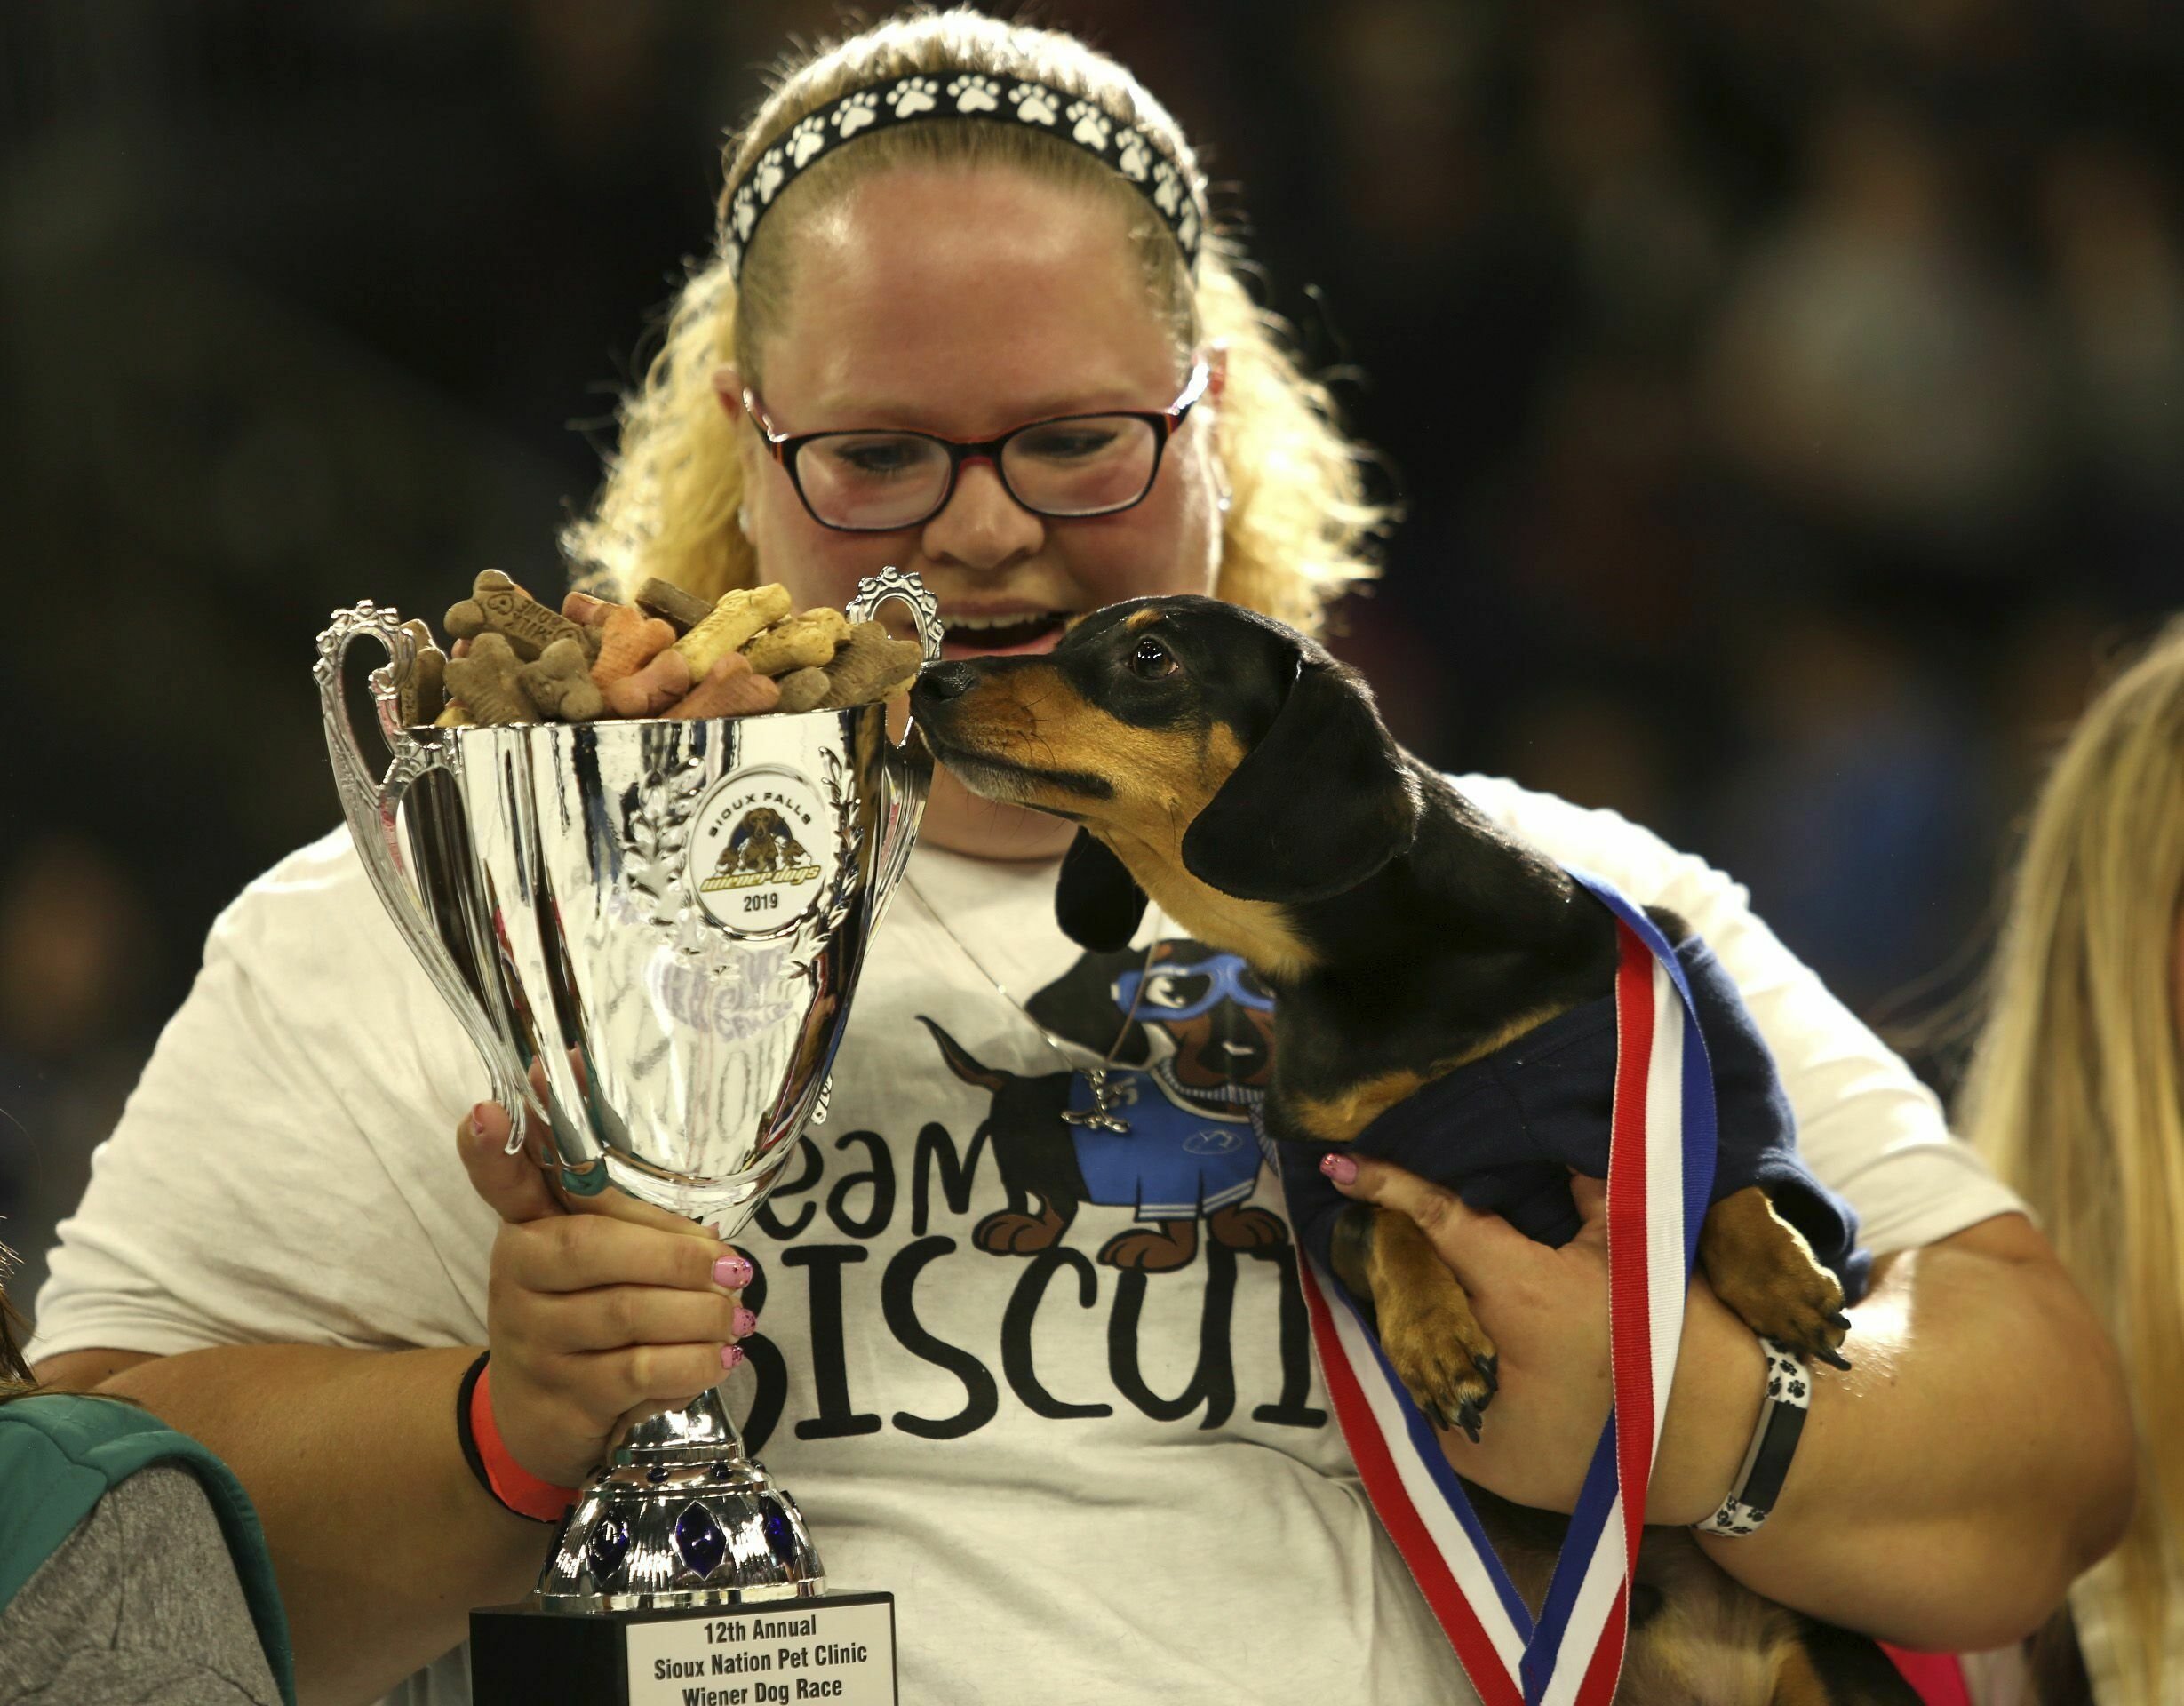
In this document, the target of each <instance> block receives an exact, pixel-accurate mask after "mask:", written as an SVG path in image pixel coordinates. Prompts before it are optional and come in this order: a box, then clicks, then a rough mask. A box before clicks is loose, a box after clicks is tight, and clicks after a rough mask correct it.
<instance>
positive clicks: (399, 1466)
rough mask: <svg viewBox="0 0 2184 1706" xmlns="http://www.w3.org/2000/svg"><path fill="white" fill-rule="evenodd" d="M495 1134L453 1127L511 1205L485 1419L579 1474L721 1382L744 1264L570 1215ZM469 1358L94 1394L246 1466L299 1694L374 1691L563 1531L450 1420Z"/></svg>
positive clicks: (332, 1357)
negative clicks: (474, 1459)
mask: <svg viewBox="0 0 2184 1706" xmlns="http://www.w3.org/2000/svg"><path fill="white" fill-rule="evenodd" d="M507 1136H508V1123H507V1117H506V1114H504V1113H502V1112H501V1111H500V1110H498V1109H497V1108H485V1109H482V1110H481V1111H480V1112H479V1115H478V1116H476V1117H475V1118H474V1119H473V1120H469V1121H466V1122H465V1125H464V1128H463V1129H462V1130H461V1131H460V1132H458V1148H459V1151H460V1153H461V1155H462V1158H463V1164H464V1166H465V1168H466V1171H467V1173H468V1175H469V1178H470V1182H471V1184H472V1186H473V1188H474V1190H475V1191H476V1192H477V1193H478V1195H479V1196H480V1197H482V1199H483V1200H485V1201H486V1202H487V1203H488V1204H489V1205H490V1207H491V1208H493V1209H494V1210H495V1211H496V1212H497V1213H498V1215H499V1216H501V1218H502V1224H501V1229H500V1232H499V1235H498V1238H497V1239H496V1240H495V1241H494V1245H493V1254H492V1260H491V1282H490V1302H489V1304H488V1308H487V1325H488V1327H489V1329H490V1335H491V1338H492V1343H493V1351H494V1354H493V1381H492V1385H491V1389H490V1390H491V1394H492V1405H493V1416H494V1421H495V1423H496V1425H497V1426H498V1429H499V1431H500V1433H501V1436H502V1439H503V1442H504V1443H505V1444H506V1447H507V1448H508V1451H509V1453H510V1455H512V1456H513V1457H514V1459H515V1460H516V1462H517V1463H520V1464H521V1465H522V1467H523V1468H525V1469H527V1470H529V1471H530V1472H531V1473H532V1474H534V1475H537V1476H538V1477H539V1478H540V1479H544V1480H546V1481H549V1482H551V1483H552V1484H554V1485H555V1486H561V1487H569V1486H575V1485H577V1484H578V1483H579V1482H580V1481H581V1480H582V1479H583V1478H584V1476H585V1474H586V1471H588V1470H589V1469H590V1468H591V1467H592V1466H593V1465H594V1464H595V1463H598V1462H599V1461H600V1459H601V1458H602V1456H603V1455H605V1453H606V1449H607V1447H608V1444H609V1442H610V1439H611V1438H612V1437H613V1436H614V1435H615V1434H617V1433H618V1431H620V1429H621V1428H622V1426H623V1424H624V1423H626V1421H627V1420H629V1419H632V1418H633V1417H634V1416H635V1415H638V1414H641V1413H649V1412H650V1411H652V1410H657V1409H658V1408H659V1407H661V1406H662V1405H664V1404H666V1403H682V1402H685V1401H687V1400H688V1399H689V1397H690V1396H691V1395H692V1394H693V1393H695V1392H698V1391H704V1390H705V1389H706V1388H707V1387H709V1386H711V1385H712V1384H713V1383H714V1382H716V1381H718V1380H719V1379H720V1378H721V1369H722V1367H723V1366H724V1363H723V1350H724V1347H725V1346H726V1345H727V1344H728V1343H731V1342H732V1341H733V1340H734V1339H735V1338H736V1337H737V1336H738V1333H737V1327H738V1319H737V1318H738V1317H739V1316H741V1315H743V1313H744V1311H742V1308H741V1304H740V1302H739V1299H738V1293H739V1289H740V1287H741V1285H742V1284H743V1282H744V1280H745V1279H748V1277H749V1275H748V1269H747V1267H746V1268H745V1272H744V1273H743V1275H742V1276H741V1278H738V1279H737V1286H736V1288H733V1289H731V1288H730V1287H729V1286H728V1284H727V1283H726V1279H725V1278H724V1277H723V1273H724V1268H723V1264H724V1262H725V1261H727V1260H729V1256H730V1253H729V1252H728V1249H727V1247H726V1246H725V1245H723V1244H721V1242H720V1240H717V1239H715V1238H713V1236H712V1235H711V1234H710V1233H706V1232H700V1231H698V1230H697V1228H695V1227H692V1226H690V1225H689V1223H687V1222H683V1221H680V1220H677V1219H675V1218H674V1217H673V1216H667V1215H664V1214H659V1213H658V1212H657V1211H650V1210H644V1209H642V1208H632V1209H631V1211H630V1212H631V1213H632V1214H634V1215H637V1216H640V1219H637V1220H623V1219H618V1218H610V1217H609V1216H604V1215H572V1214H564V1213H562V1211H561V1207H560V1205H559V1203H558V1201H557V1200H555V1199H554V1195H553V1193H552V1192H551V1191H550V1190H549V1189H548V1187H547V1185H546V1178H545V1176H544V1175H543V1174H542V1173H541V1172H540V1170H539V1169H538V1168H537V1167H536V1166H535V1165H533V1164H532V1162H531V1160H530V1158H529V1157H528V1156H527V1155H524V1154H515V1155H511V1154H509V1153H508V1152H507V1149H506V1138H507ZM733 1259H734V1260H737V1261H740V1258H733ZM743 1330H744V1331H748V1330H749V1326H748V1322H747V1320H746V1321H745V1322H744V1323H743ZM124 1354H125V1353H121V1352H115V1351H79V1352H76V1353H75V1355H73V1356H63V1357H56V1358H54V1359H52V1360H51V1361H50V1362H49V1363H45V1364H41V1365H40V1370H39V1372H40V1374H41V1375H42V1377H44V1378H47V1379H51V1380H54V1381H56V1382H57V1383H60V1382H66V1381H67V1380H68V1377H69V1376H70V1375H77V1376H78V1377H81V1376H83V1375H87V1374H88V1375H98V1374H102V1373H104V1372H105V1371H106V1369H107V1368H108V1367H111V1366H112V1365H113V1364H114V1363H115V1362H116V1361H117V1360H119V1359H121V1358H122V1357H123V1356H124ZM476 1356H477V1351H476V1349H475V1348H474V1347H470V1346H458V1347H456V1348H454V1349H450V1350H438V1349H435V1350H420V1351H350V1350H339V1349H333V1348H330V1347H323V1346H316V1345H303V1344H260V1345H223V1346H219V1347H217V1348H213V1349H209V1350H202V1351H181V1352H179V1353H177V1354H175V1355H173V1356H167V1357H158V1358H153V1359H145V1360H140V1361H136V1362H134V1363H132V1365H131V1366H129V1367H124V1368H123V1369H122V1370H121V1372H120V1373H118V1374H115V1375H112V1376H111V1377H110V1378H108V1379H107V1380H106V1381H105V1383H104V1384H103V1385H102V1386H101V1387H100V1390H101V1391H110V1392H116V1393H119V1394H121V1395H123V1396H124V1397H127V1398H133V1399H136V1400H137V1401H138V1402H139V1403H141V1404H143V1405H144V1406H146V1407H147V1408H148V1409H150V1410H151V1411H152V1412H153V1413H154V1414H155V1415H158V1416H159V1418H160V1419H161V1420H162V1421H163V1422H165V1423H167V1424H168V1425H169V1426H171V1427H173V1428H176V1429H178V1430H179V1431H182V1432H184V1433H187V1434H191V1435H193V1436H195V1438H196V1439H199V1440H202V1441H203V1443H204V1444H205V1445H207V1446H209V1447H211V1448H212V1450H213V1451H214V1452H215V1453H217V1454H218V1455H219V1456H220V1457H221V1458H222V1459H223V1460H224V1461H225V1462H226V1463H227V1466H228V1467H229V1468H230V1469H231V1470H233V1471H235V1476H236V1478H237V1479H240V1480H241V1481H242V1483H243V1487H244V1489H245V1490H246V1491H247V1492H248V1493H249V1494H250V1495H251V1503H253V1504H254V1505H255V1506H256V1507H257V1511H258V1516H259V1521H260V1522H261V1523H262V1524H263V1525H264V1527H265V1531H266V1539H267V1546H268V1547H269V1549H270V1551H271V1552H272V1556H273V1565H274V1573H275V1577H276V1579H277V1580H278V1581H279V1582H280V1587H281V1597H282V1600H283V1605H284V1606H285V1607H286V1610H287V1613H288V1620H289V1627H290V1632H291V1636H292V1638H293V1641H294V1646H295V1653H296V1683H297V1690H298V1694H299V1698H301V1699H302V1700H305V1701H307V1702H368V1701H372V1700H376V1699H378V1698H379V1695H381V1694H385V1693H386V1692H387V1690H388V1689H389V1688H391V1687H393V1686H395V1684H396V1683H398V1682H400V1681H401V1680H402V1679H403V1678H405V1677H407V1676H408V1675H409V1674H410V1672H411V1671H413V1670H418V1668H419V1667H421V1666H423V1665H426V1664H429V1663H431V1662H432V1661H434V1659H436V1658H438V1657H439V1656H440V1655H441V1654H443V1653H445V1652H447V1651H448V1649H449V1648H450V1647H452V1646H456V1645H457V1644H458V1642H460V1641H462V1640H464V1639H465V1638H466V1637H467V1636H468V1634H469V1613H470V1611H471V1608H472V1607H473V1606H493V1605H506V1604H507V1603H509V1602H510V1601H512V1600H514V1599H518V1598H522V1596H523V1595H524V1594H525V1593H527V1592H529V1591H530V1589H531V1588H532V1587H533V1586H534V1585H535V1583H536V1582H537V1579H538V1571H539V1567H540V1566H542V1565H543V1564H544V1563H545V1561H546V1550H547V1548H548V1546H549V1545H551V1544H552V1543H553V1539H554V1530H553V1529H552V1528H551V1527H548V1526H547V1525H546V1524H543V1523H538V1522H532V1521H530V1520H528V1519H525V1518H522V1517H519V1516H516V1515H514V1514H513V1513H512V1512H510V1511H506V1510H505V1509H503V1508H502V1507H501V1505H500V1504H499V1503H498V1502H497V1501H496V1500H494V1499H493V1498H492V1497H491V1496H490V1495H488V1494H487V1493H486V1491H485V1490H484V1489H483V1488H482V1487H480V1486H479V1484H478V1481H477V1479H476V1478H475V1477H474V1475H473V1474H472V1473H471V1471H470V1467H469V1464H468V1463H467V1462H466V1460H465V1458H464V1456H463V1452H462V1447H461V1443H460V1438H459V1436H458V1432H457V1430H456V1423H455V1402H456V1394H457V1392H458V1391H459V1390H460V1388H461V1385H462V1382H463V1375H464V1373H465V1371H466V1370H467V1369H468V1367H470V1364H471V1363H472V1362H473V1361H474V1359H476Z"/></svg>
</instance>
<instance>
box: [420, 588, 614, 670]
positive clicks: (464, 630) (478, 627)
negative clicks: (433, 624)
mask: <svg viewBox="0 0 2184 1706" xmlns="http://www.w3.org/2000/svg"><path fill="white" fill-rule="evenodd" d="M445 626H446V627H447V631H448V632H449V633H450V634H453V635H454V636H455V637H456V638H458V639H460V640H474V639H475V638H476V637H477V636H478V635H479V634H484V633H487V632H490V633H494V634H499V635H501V636H502V637H503V638H504V639H506V641H507V642H508V644H509V645H510V646H511V647H513V648H514V651H515V655H516V656H517V658H520V659H522V661H523V662H524V663H527V664H528V663H530V662H532V661H534V660H535V659H536V658H538V654H539V653H540V652H542V651H544V650H546V648H547V647H548V646H550V645H552V644H553V643H554V642H555V641H556V640H576V641H578V642H581V640H582V638H583V630H582V629H580V628H579V627H578V626H577V625H576V624H575V623H574V622H571V621H570V619H569V618H567V617H565V616H562V615H561V614H560V613H559V612H558V611H554V610H548V609H546V606H545V605H543V604H541V603H540V602H538V600H537V599H535V598H533V597H532V596H531V595H530V594H529V593H527V592H525V591H524V590H523V589H522V587H521V586H517V585H516V584H515V583H514V581H513V580H510V579H509V578H508V577H507V576H506V575H504V574H502V573H501V572H500V570H498V569H484V570H480V571H479V573H478V578H477V580H476V581H475V582H474V584H473V586H472V587H471V591H470V596H469V597H468V598H466V599H465V600H463V602H461V603H459V604H454V605H450V607H449V609H448V614H447V621H446V625H445Z"/></svg>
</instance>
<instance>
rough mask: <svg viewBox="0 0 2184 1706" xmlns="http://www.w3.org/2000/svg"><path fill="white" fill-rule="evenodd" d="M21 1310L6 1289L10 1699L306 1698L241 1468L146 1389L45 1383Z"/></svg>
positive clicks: (208, 1703)
mask: <svg viewBox="0 0 2184 1706" xmlns="http://www.w3.org/2000/svg"><path fill="white" fill-rule="evenodd" d="M13 1260H14V1258H13V1256H12V1253H11V1252H10V1251H9V1250H8V1248H7V1247H6V1246H4V1245H0V1272H5V1270H6V1269H7V1268H8V1267H9V1266H11V1265H12V1263H13ZM16 1325H17V1317H16V1315H15V1311H13V1310H12V1308H10V1307H9V1304H8V1301H7V1298H6V1295H5V1294H4V1293H0V1700H26V1699H29V1700H52V1701H64V1700H65V1701H68V1702H71V1706H103V1703H104V1702H113V1703H114V1706H124V1702H136V1701H147V1700H158V1701H163V1702H173V1706H275V1702H288V1703H289V1706H293V1702H294V1701H295V1697H296V1696H295V1688H294V1686H293V1683H292V1682H291V1674H290V1662H289V1653H288V1631H287V1629H286V1626H285V1625H284V1623H283V1620H282V1616H281V1598H280V1595H279V1593H278V1591H277V1590H275V1586H274V1582H273V1571H272V1569H271V1566H269V1565H268V1563H267V1558H266V1546H265V1538H264V1536H263V1535H262V1534H261V1533H260V1532H259V1527H258V1519H257V1518H256V1517H255V1516H254V1515H253V1514H252V1513H251V1502H250V1499H249V1497H248V1496H247V1495H245V1494H244V1493H243V1488H242V1487H240V1486H238V1485H237V1484H236V1481H235V1477H234V1476H233V1475H231V1474H229V1473H228V1472H227V1468H226V1467H225V1466H224V1465H223V1464H222V1463H220V1461H219V1459H218V1458H217V1457H215V1456H213V1455H212V1454H211V1452H209V1451H207V1450H206V1449H205V1448H204V1447H203V1446H201V1445H199V1444H198V1443H197V1442H196V1441H195V1440H194V1439H187V1438H185V1437H184V1436H183V1435H181V1434H179V1433H176V1432H174V1431H172V1430H171V1429H169V1428H166V1427H163V1426H162V1425H161V1424H160V1423H159V1422H158V1420H157V1419H156V1418H155V1417H154V1416H151V1415H147V1414H146V1413H145V1412H144V1411H143V1410H141V1409H139V1407H136V1406H135V1405H133V1404H129V1403H126V1402H124V1401H122V1400H120V1399H113V1398H90V1397H82V1396H78V1395H76V1394H73V1393H60V1392H50V1393H44V1394H41V1393H40V1392H39V1391H38V1389H37V1385H36V1382H35V1381H34V1380H33V1379H32V1378H31V1375H30V1370H29V1369H28V1367H25V1366H24V1363H23V1356H22V1351H21V1348H20V1346H19V1345H18V1343H16V1337H15V1331H14V1329H15V1327H16Z"/></svg>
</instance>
